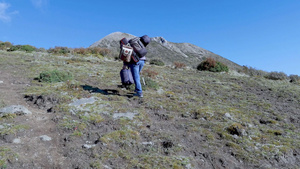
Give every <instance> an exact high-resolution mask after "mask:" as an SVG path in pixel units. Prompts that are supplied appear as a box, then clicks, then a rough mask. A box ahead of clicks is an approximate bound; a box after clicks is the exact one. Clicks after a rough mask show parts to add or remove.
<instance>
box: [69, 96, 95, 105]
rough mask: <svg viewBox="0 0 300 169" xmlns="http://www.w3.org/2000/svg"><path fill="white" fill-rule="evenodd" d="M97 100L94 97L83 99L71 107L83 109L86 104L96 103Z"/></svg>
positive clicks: (76, 101)
mask: <svg viewBox="0 0 300 169" xmlns="http://www.w3.org/2000/svg"><path fill="white" fill-rule="evenodd" d="M95 101H96V99H95V98H94V97H90V98H82V99H78V100H75V101H74V102H73V103H70V104H69V106H75V107H83V106H85V105H86V104H93V103H95Z"/></svg>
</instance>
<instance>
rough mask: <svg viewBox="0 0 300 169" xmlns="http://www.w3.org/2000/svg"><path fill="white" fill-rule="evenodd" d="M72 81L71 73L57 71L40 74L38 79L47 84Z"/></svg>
mask: <svg viewBox="0 0 300 169" xmlns="http://www.w3.org/2000/svg"><path fill="white" fill-rule="evenodd" d="M72 79H73V75H72V74H71V73H69V72H64V71H58V70H52V71H44V72H42V73H40V77H39V78H38V80H39V81H40V82H47V83H55V82H65V81H67V80H72Z"/></svg>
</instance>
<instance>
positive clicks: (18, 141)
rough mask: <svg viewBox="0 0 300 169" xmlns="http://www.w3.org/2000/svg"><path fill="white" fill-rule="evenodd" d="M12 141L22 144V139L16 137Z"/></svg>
mask: <svg viewBox="0 0 300 169" xmlns="http://www.w3.org/2000/svg"><path fill="white" fill-rule="evenodd" d="M12 142H13V143H15V144H20V143H21V139H19V138H15V139H13V141H12Z"/></svg>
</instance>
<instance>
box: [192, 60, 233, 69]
mask: <svg viewBox="0 0 300 169" xmlns="http://www.w3.org/2000/svg"><path fill="white" fill-rule="evenodd" d="M197 69H198V70H201V71H211V72H228V70H229V69H228V67H227V66H226V65H225V64H223V63H221V62H218V61H216V60H215V59H213V58H207V59H206V60H205V61H203V62H201V63H200V64H199V65H198V66H197Z"/></svg>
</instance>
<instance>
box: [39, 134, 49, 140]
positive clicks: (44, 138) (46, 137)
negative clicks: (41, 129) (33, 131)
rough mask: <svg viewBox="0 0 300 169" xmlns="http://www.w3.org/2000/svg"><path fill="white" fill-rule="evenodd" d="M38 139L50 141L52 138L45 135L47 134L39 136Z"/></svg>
mask: <svg viewBox="0 0 300 169" xmlns="http://www.w3.org/2000/svg"><path fill="white" fill-rule="evenodd" d="M40 139H41V140H42V141H51V140H52V138H51V137H49V136H47V135H43V136H40Z"/></svg>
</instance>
